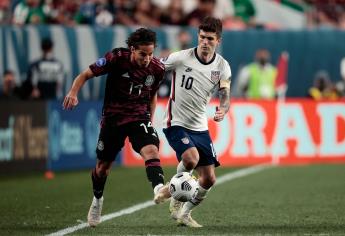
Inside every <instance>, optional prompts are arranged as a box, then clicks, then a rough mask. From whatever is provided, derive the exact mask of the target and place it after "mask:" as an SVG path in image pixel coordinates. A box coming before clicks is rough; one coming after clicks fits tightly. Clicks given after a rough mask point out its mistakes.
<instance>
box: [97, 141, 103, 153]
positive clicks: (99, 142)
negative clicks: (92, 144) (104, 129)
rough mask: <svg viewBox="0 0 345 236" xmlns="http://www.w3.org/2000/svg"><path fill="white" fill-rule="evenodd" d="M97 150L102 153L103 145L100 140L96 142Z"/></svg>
mask: <svg viewBox="0 0 345 236" xmlns="http://www.w3.org/2000/svg"><path fill="white" fill-rule="evenodd" d="M97 149H98V150H100V151H103V150H104V143H103V141H102V140H99V141H98V144H97Z"/></svg>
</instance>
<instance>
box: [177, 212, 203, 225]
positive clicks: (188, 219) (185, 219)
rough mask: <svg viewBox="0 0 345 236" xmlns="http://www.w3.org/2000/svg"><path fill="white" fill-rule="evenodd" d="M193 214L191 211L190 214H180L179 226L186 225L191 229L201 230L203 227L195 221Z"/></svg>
mask: <svg viewBox="0 0 345 236" xmlns="http://www.w3.org/2000/svg"><path fill="white" fill-rule="evenodd" d="M191 212H192V211H190V212H189V213H184V214H180V215H179V216H178V218H177V223H178V224H179V225H184V226H188V227H191V228H201V227H202V225H200V224H198V222H196V221H195V220H193V218H192V216H191Z"/></svg>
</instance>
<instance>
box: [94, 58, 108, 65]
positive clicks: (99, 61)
mask: <svg viewBox="0 0 345 236" xmlns="http://www.w3.org/2000/svg"><path fill="white" fill-rule="evenodd" d="M106 62H107V60H106V59H105V58H104V57H101V58H99V59H98V60H97V61H96V66H98V67H102V66H104V65H105V63H106Z"/></svg>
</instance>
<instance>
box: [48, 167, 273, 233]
mask: <svg viewBox="0 0 345 236" xmlns="http://www.w3.org/2000/svg"><path fill="white" fill-rule="evenodd" d="M270 167H272V165H256V166H252V167H248V168H245V169H241V170H238V171H234V172H230V173H228V174H225V175H222V176H220V177H219V178H217V182H216V184H215V185H219V184H223V183H225V182H228V181H232V180H234V179H237V178H241V177H244V176H247V175H250V174H254V173H257V172H260V171H262V170H264V169H267V168H270ZM153 205H155V204H154V202H153V201H152V200H150V201H146V202H143V203H139V204H137V205H134V206H131V207H128V208H125V209H123V210H120V211H117V212H113V213H111V214H108V215H104V216H102V218H101V222H104V221H107V220H111V219H113V218H116V217H120V216H123V215H128V214H131V213H133V212H136V211H139V210H141V209H145V208H147V207H150V206H153ZM86 227H89V225H88V224H87V223H81V224H79V225H75V226H71V227H68V228H65V229H62V230H59V231H56V232H54V233H51V234H48V235H47V236H61V235H66V234H69V233H73V232H75V231H77V230H80V229H83V228H86Z"/></svg>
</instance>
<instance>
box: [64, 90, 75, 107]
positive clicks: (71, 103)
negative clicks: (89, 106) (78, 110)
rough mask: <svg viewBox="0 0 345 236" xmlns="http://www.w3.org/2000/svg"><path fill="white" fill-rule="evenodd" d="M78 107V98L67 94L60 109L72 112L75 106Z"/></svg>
mask: <svg viewBox="0 0 345 236" xmlns="http://www.w3.org/2000/svg"><path fill="white" fill-rule="evenodd" d="M77 105H78V97H77V96H76V95H72V94H71V93H68V94H67V95H66V97H65V99H64V100H63V103H62V107H63V109H64V110H72V109H73V108H74V107H75V106H77Z"/></svg>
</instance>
